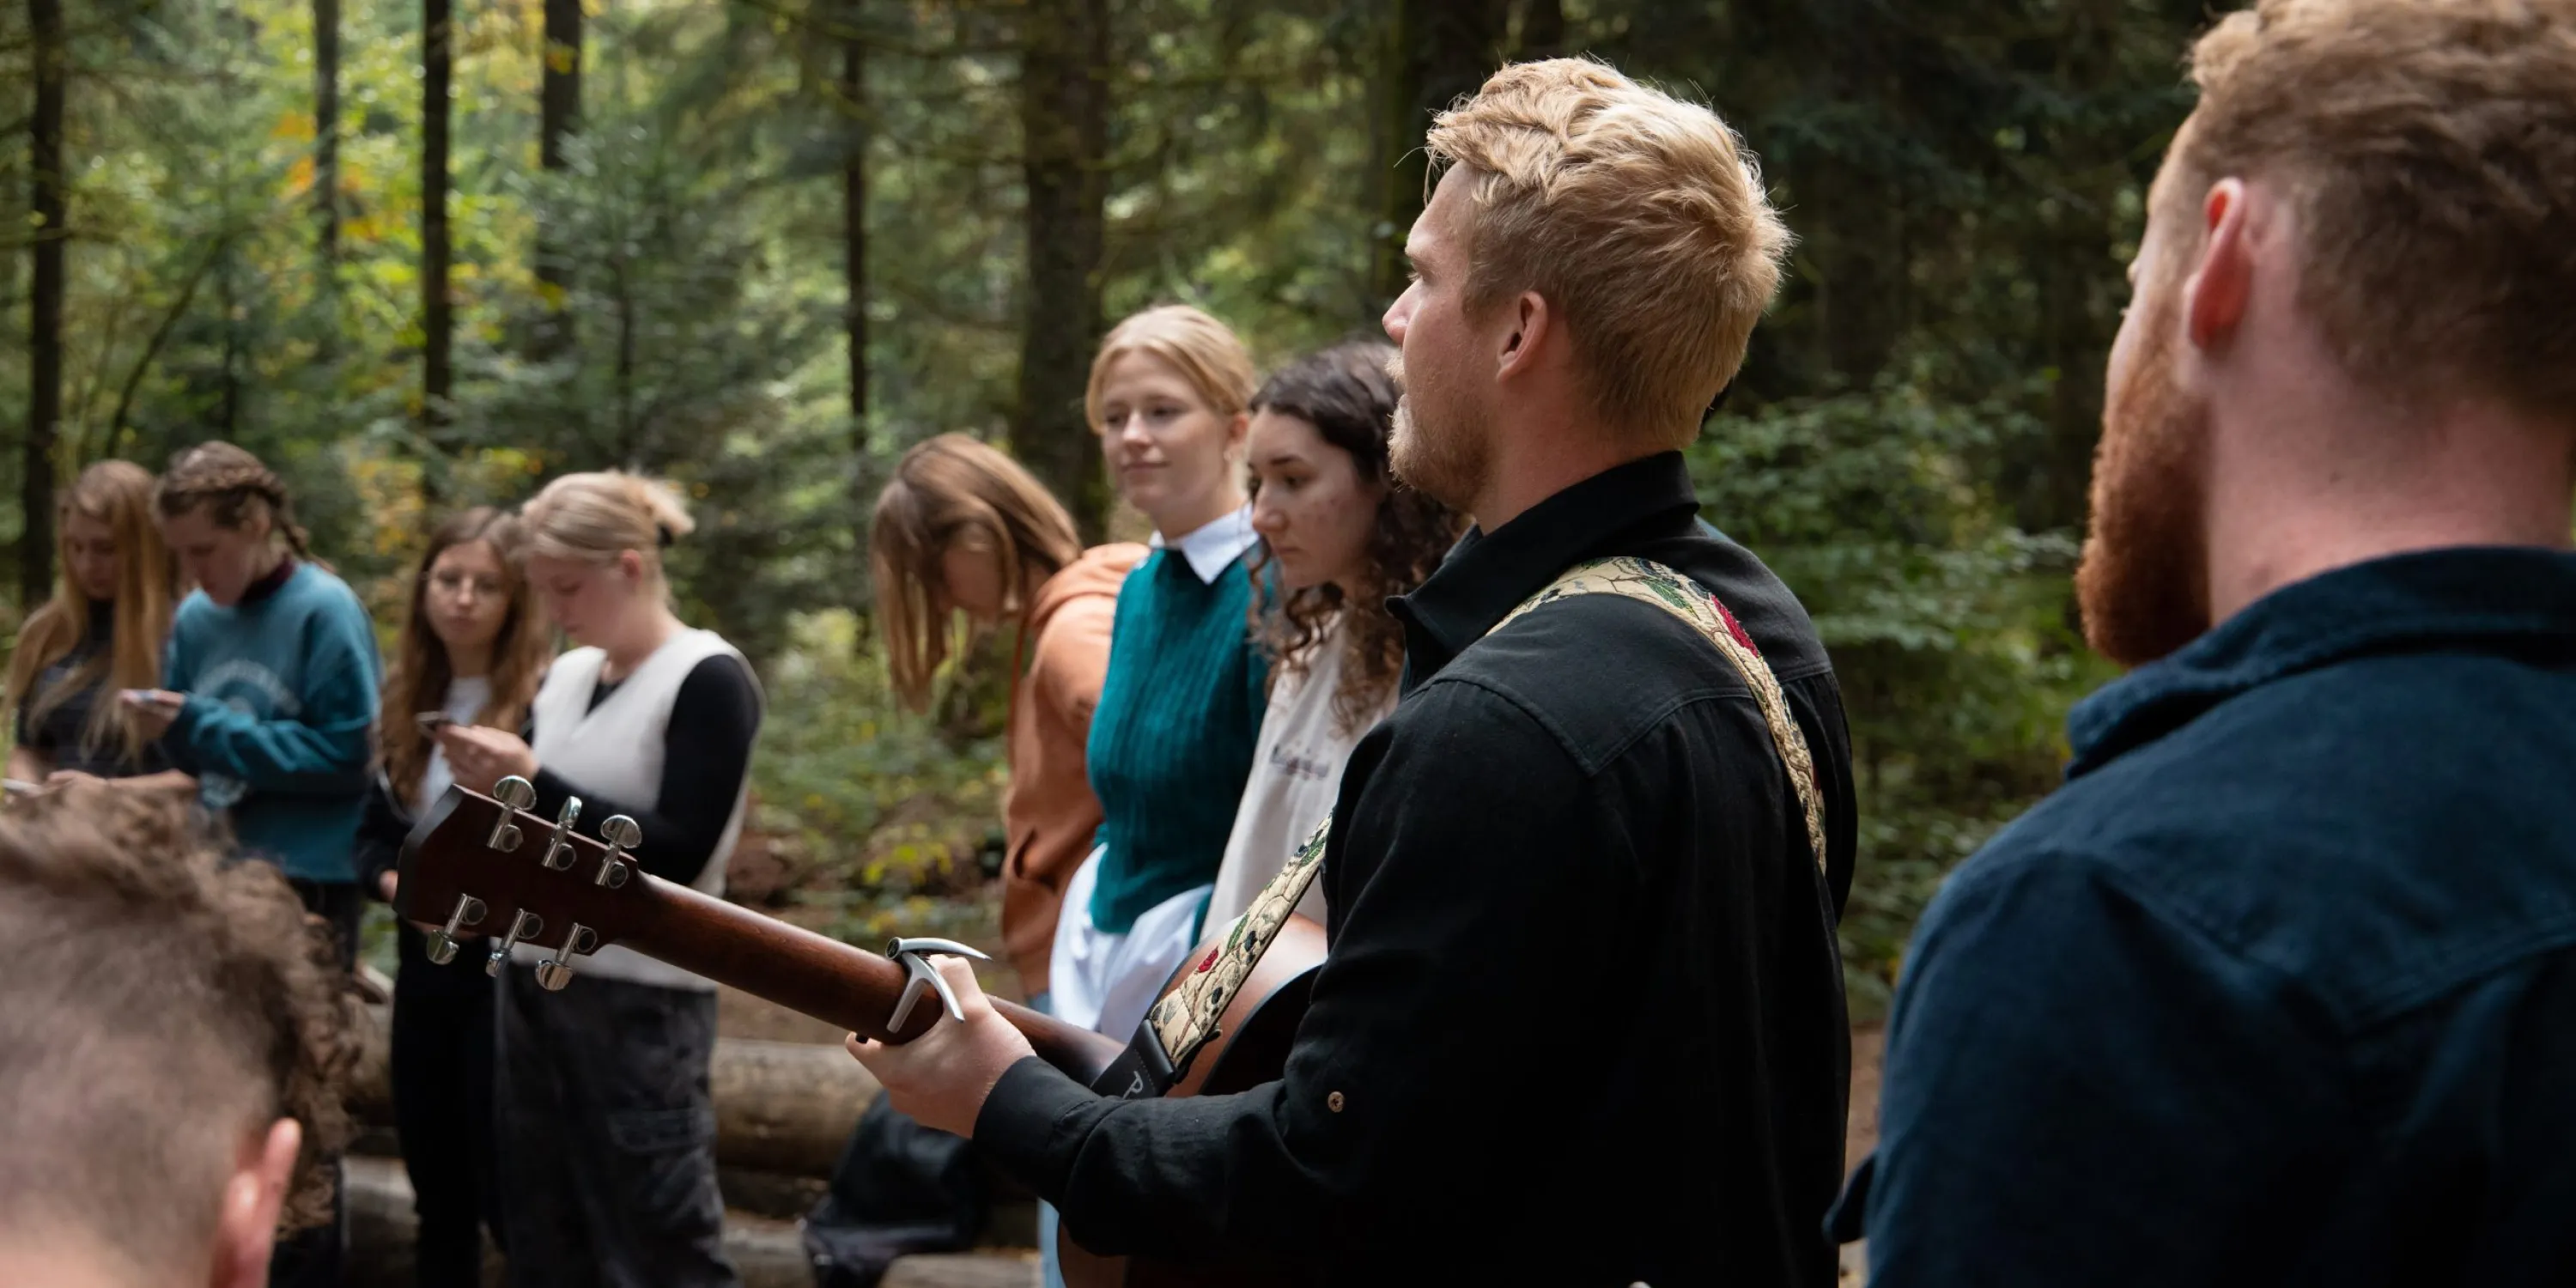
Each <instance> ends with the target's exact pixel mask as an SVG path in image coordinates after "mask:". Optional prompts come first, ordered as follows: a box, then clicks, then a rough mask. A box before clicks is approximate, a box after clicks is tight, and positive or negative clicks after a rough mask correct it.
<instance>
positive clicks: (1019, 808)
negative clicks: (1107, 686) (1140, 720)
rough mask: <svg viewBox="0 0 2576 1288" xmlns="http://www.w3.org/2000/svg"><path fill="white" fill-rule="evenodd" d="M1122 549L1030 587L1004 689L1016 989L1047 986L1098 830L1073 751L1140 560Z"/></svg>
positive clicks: (1086, 726)
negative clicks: (1060, 927) (1021, 667)
mask: <svg viewBox="0 0 2576 1288" xmlns="http://www.w3.org/2000/svg"><path fill="white" fill-rule="evenodd" d="M1147 553H1148V552H1147V551H1146V549H1145V547H1143V546H1140V545H1136V544H1134V543H1132V542H1127V543H1120V544H1115V545H1106V546H1095V547H1093V548H1092V549H1090V550H1086V551H1084V552H1083V553H1082V557H1081V558H1079V559H1076V560H1074V561H1073V562H1072V563H1070V564H1067V565H1066V566H1065V567H1064V568H1063V570H1061V571H1059V572H1058V573H1056V575H1054V576H1052V577H1049V578H1047V580H1046V584H1045V585H1043V586H1040V587H1039V588H1038V593H1037V599H1036V601H1035V602H1034V603H1032V604H1030V605H1029V621H1028V626H1027V628H1026V629H1025V630H1024V631H1023V632H1022V634H1021V636H1020V638H1021V639H1022V640H1023V641H1025V643H1024V645H1023V647H1025V648H1027V649H1028V652H1029V665H1028V670H1027V671H1026V672H1025V673H1023V674H1021V675H1020V676H1019V677H1018V678H1017V679H1016V680H1015V681H1014V682H1013V684H1012V688H1011V718H1010V744H1009V753H1010V770H1011V786H1010V791H1009V793H1008V794H1007V795H1006V796H1004V797H1003V800H1002V826H1003V829H1004V831H1005V832H1006V833H1007V834H1008V836H1009V843H1010V849H1009V851H1008V857H1007V858H1006V860H1005V861H1004V863H1003V865H1002V943H1003V946H1004V950H1005V951H1006V952H1008V953H1009V954H1010V958H1011V964H1012V965H1013V966H1015V967H1017V968H1018V969H1019V972H1020V986H1021V987H1022V988H1023V989H1025V990H1026V991H1027V992H1028V993H1030V994H1032V995H1034V994H1038V993H1043V992H1045V991H1046V989H1047V955H1048V953H1049V952H1050V951H1051V950H1052V949H1053V948H1054V947H1055V918H1056V908H1057V906H1058V905H1059V904H1060V903H1061V902H1062V901H1063V899H1064V887H1065V884H1066V883H1067V882H1069V881H1071V880H1073V873H1074V869H1076V868H1079V867H1081V866H1082V860H1083V857H1084V856H1085V855H1088V854H1089V853H1091V844H1092V838H1093V835H1094V834H1095V833H1097V832H1098V831H1099V830H1100V802H1099V801H1098V800H1095V799H1093V797H1092V795H1091V776H1090V773H1089V771H1088V769H1087V767H1086V766H1085V765H1084V763H1083V748H1084V746H1085V745H1086V744H1087V743H1089V742H1090V740H1091V713H1092V710H1093V709H1094V708H1096V707H1098V706H1099V705H1100V686H1101V683H1102V681H1104V680H1106V679H1107V678H1108V676H1109V629H1110V625H1111V623H1113V622H1115V621H1116V620H1117V617H1118V586H1119V583H1121V582H1123V581H1125V580H1126V579H1127V570H1128V569H1130V568H1133V567H1135V566H1136V565H1137V564H1138V563H1139V562H1141V561H1142V560H1143V559H1144V558H1145V556H1146V554H1147Z"/></svg>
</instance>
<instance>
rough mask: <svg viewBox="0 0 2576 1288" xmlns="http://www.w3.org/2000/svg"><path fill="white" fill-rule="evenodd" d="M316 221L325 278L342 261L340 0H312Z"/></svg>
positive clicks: (330, 279)
mask: <svg viewBox="0 0 2576 1288" xmlns="http://www.w3.org/2000/svg"><path fill="white" fill-rule="evenodd" d="M313 224H314V230H315V233H316V234H317V236H316V242H317V245H318V246H319V248H320V250H321V255H322V275H323V281H324V282H325V284H327V285H336V276H337V273H338V270H339V262H340V0H313Z"/></svg>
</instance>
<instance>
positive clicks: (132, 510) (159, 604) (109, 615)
mask: <svg viewBox="0 0 2576 1288" xmlns="http://www.w3.org/2000/svg"><path fill="white" fill-rule="evenodd" d="M54 549H57V559H59V574H57V577H54V598H49V600H44V605H39V608H36V611H33V613H28V618H26V626H23V629H18V652H13V654H10V665H8V690H5V703H8V711H10V714H13V716H15V729H18V742H15V747H10V755H8V775H10V778H13V781H18V783H31V786H33V783H52V786H62V783H70V781H75V778H137V775H152V773H157V770H162V768H167V760H162V752H160V744H157V742H155V739H152V734H149V732H144V726H142V721H137V719H134V716H131V708H129V706H126V703H121V701H118V698H116V693H118V690H129V688H155V685H160V662H162V644H165V641H167V639H170V611H173V605H175V603H178V595H175V582H178V569H175V567H173V562H170V549H167V546H162V538H160V528H157V526H155V523H152V471H149V469H144V466H139V464H134V461H98V464H93V466H90V469H82V471H80V479H75V482H72V487H67V489H64V492H62V500H59V505H57V507H54Z"/></svg>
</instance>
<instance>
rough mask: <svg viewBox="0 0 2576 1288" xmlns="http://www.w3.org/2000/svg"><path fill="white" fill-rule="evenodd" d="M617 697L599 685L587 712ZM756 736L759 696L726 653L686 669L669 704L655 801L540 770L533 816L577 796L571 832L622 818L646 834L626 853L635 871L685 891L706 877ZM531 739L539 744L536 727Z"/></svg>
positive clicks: (612, 687) (610, 687) (595, 830)
mask: <svg viewBox="0 0 2576 1288" xmlns="http://www.w3.org/2000/svg"><path fill="white" fill-rule="evenodd" d="M616 691H617V685H616V684H613V683H609V682H607V681H601V682H600V683H599V684H597V685H596V686H595V687H594V688H592V690H591V693H590V709H592V710H597V709H598V707H599V704H600V703H601V702H603V701H605V700H607V698H608V695H609V694H611V693H615V692H616ZM759 734H760V693H759V690H758V689H757V688H755V687H754V685H753V682H752V678H751V671H750V670H749V668H747V667H745V666H744V665H743V664H742V662H741V661H740V660H738V659H736V658H734V657H733V656H732V655H730V654H718V655H716V656H713V657H709V658H707V659H705V660H704V661H701V662H699V663H698V664H697V665H696V666H694V667H691V668H690V669H689V673H688V675H687V676H686V677H684V678H683V679H682V680H681V681H680V689H679V692H678V693H677V694H675V695H673V697H672V699H671V721H670V724H669V726H668V728H667V730H666V731H665V732H664V734H663V739H664V747H663V752H662V784H661V788H660V790H659V791H657V792H656V793H655V795H654V797H653V799H652V800H649V801H637V800H616V799H612V798H610V797H608V796H606V795H603V794H601V793H599V792H595V791H592V790H591V789H589V788H588V787H585V786H583V785H582V784H580V783H577V782H573V781H571V780H570V779H567V778H566V777H564V776H563V775H562V774H559V773H556V772H555V771H553V770H551V769H548V768H546V767H544V766H543V765H540V766H538V767H537V777H536V784H537V803H536V805H535V806H534V807H533V810H534V812H535V813H537V814H539V815H541V816H543V817H546V818H554V817H556V816H557V815H558V814H560V813H561V812H562V810H563V804H564V799H565V798H566V797H568V796H578V797H580V798H581V821H580V822H579V823H578V824H577V825H576V830H578V831H580V832H582V833H584V834H585V835H589V836H594V837H595V836H598V835H599V824H600V822H601V821H602V820H604V819H608V818H611V817H614V816H616V815H619V814H624V815H626V816H627V817H628V818H631V819H634V820H635V822H636V825H637V826H638V827H639V828H640V829H641V830H642V831H643V833H644V841H643V843H642V844H641V845H638V846H636V847H635V848H634V849H633V850H632V851H630V853H631V854H632V856H633V858H634V860H635V863H636V865H637V866H639V867H641V868H643V869H644V870H645V871H647V872H650V873H652V874H653V875H655V876H657V877H662V878H664V879H666V880H671V881H677V882H680V883H681V884H683V885H686V884H688V883H689V882H692V881H695V880H697V878H698V875H699V874H700V873H701V872H703V871H705V869H706V866H707V860H708V859H710V858H712V857H714V855H715V852H716V843H717V842H718V841H721V840H723V839H724V830H725V824H726V823H727V822H730V821H731V820H732V818H733V808H734V803H735V802H736V801H737V800H739V799H740V798H741V796H742V780H743V775H744V774H746V773H748V772H750V769H751V747H752V743H753V741H754V740H755V739H756V738H758V736H759ZM528 740H529V741H530V743H532V744H533V743H534V742H535V741H536V731H535V728H534V725H533V722H531V727H530V729H529V732H528Z"/></svg>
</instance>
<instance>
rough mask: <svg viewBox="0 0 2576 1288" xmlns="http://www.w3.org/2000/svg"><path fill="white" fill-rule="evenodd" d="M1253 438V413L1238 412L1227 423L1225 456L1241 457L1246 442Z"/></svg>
mask: <svg viewBox="0 0 2576 1288" xmlns="http://www.w3.org/2000/svg"><path fill="white" fill-rule="evenodd" d="M1251 436H1252V413H1251V412H1248V411H1239V412H1236V413H1235V414H1234V415H1233V416H1232V417H1231V418H1229V419H1228V420H1227V421H1226V422H1225V454H1226V455H1228V456H1239V455H1241V454H1242V452H1243V444H1244V440H1246V439H1248V438H1250V437H1251Z"/></svg>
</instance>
